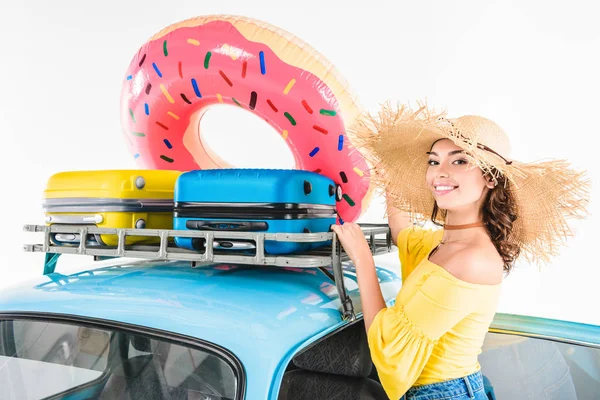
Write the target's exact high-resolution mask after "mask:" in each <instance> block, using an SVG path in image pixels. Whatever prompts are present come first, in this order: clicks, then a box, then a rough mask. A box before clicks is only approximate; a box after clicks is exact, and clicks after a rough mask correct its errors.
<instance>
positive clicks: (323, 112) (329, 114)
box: [319, 108, 336, 117]
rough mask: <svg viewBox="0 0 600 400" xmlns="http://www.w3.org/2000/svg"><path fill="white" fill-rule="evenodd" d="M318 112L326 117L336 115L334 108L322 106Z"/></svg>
mask: <svg viewBox="0 0 600 400" xmlns="http://www.w3.org/2000/svg"><path fill="white" fill-rule="evenodd" d="M319 113H320V114H321V115H326V116H328V117H335V115H336V112H335V111H334V110H325V109H323V108H322V109H321V110H320V111H319Z"/></svg>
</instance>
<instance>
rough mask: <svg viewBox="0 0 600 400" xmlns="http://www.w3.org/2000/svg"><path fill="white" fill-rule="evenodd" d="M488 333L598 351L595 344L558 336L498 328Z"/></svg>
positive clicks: (598, 347) (599, 345)
mask: <svg viewBox="0 0 600 400" xmlns="http://www.w3.org/2000/svg"><path fill="white" fill-rule="evenodd" d="M488 332H489V333H495V334H498V335H512V336H523V337H529V338H533V339H543V340H551V341H553V342H559V343H566V344H575V345H578V346H586V347H591V348H594V349H600V344H597V343H592V342H585V341H582V340H575V339H565V338H561V337H558V336H551V335H544V334H538V333H530V332H520V331H511V330H506V329H499V328H490V329H489V330H488Z"/></svg>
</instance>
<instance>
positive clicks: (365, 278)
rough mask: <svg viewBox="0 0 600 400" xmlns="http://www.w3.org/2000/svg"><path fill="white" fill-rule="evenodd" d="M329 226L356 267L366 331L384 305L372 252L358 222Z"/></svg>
mask: <svg viewBox="0 0 600 400" xmlns="http://www.w3.org/2000/svg"><path fill="white" fill-rule="evenodd" d="M331 228H332V230H333V231H334V232H335V233H336V235H338V238H339V240H340V243H341V244H342V246H343V247H344V250H345V251H346V254H348V256H349V257H350V259H351V260H352V262H353V263H354V266H355V268H356V277H357V279H358V288H359V291H360V301H361V304H362V309H363V318H364V321H365V328H366V329H367V331H368V330H369V327H370V326H371V323H372V322H373V319H374V318H375V316H376V315H377V313H378V312H379V311H381V310H382V309H383V308H385V307H386V304H385V301H384V300H383V295H382V294H381V288H380V287H379V279H378V278H377V272H376V270H375V260H373V254H372V253H371V249H370V247H369V244H368V243H367V240H366V239H365V235H364V233H363V231H362V229H361V228H360V226H359V225H358V224H354V223H345V224H344V225H333V226H332V227H331Z"/></svg>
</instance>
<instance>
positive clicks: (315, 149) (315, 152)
mask: <svg viewBox="0 0 600 400" xmlns="http://www.w3.org/2000/svg"><path fill="white" fill-rule="evenodd" d="M319 150H320V149H319V148H318V147H315V148H314V149H312V151H311V152H310V153H308V155H309V156H311V157H314V156H315V155H316V154H317V153H318V152H319Z"/></svg>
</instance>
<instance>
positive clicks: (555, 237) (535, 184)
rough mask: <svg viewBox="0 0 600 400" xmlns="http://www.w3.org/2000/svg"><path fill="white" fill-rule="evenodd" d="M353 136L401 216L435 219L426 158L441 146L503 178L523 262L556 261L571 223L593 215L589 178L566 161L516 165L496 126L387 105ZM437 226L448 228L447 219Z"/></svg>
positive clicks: (369, 116)
mask: <svg viewBox="0 0 600 400" xmlns="http://www.w3.org/2000/svg"><path fill="white" fill-rule="evenodd" d="M348 135H349V136H350V138H351V140H352V143H353V144H355V146H356V147H357V148H358V149H359V150H360V151H361V152H362V153H363V154H364V156H365V158H366V159H367V160H368V161H369V162H370V163H371V165H372V166H373V169H374V170H375V171H374V173H373V174H371V177H372V179H373V180H374V181H375V184H376V186H377V187H379V188H380V189H383V190H385V191H386V192H387V193H388V195H389V196H390V197H391V198H392V199H393V204H394V205H395V206H396V207H397V208H398V209H400V210H401V211H406V212H410V213H411V214H413V215H414V214H417V215H420V216H423V217H426V218H429V217H430V216H431V212H432V211H433V206H434V199H433V196H432V194H431V192H430V190H429V189H428V188H427V187H426V185H425V174H426V171H427V167H428V165H427V160H428V158H427V157H428V156H427V154H426V152H428V151H429V150H430V149H431V146H432V144H433V143H434V142H435V141H436V140H439V139H450V140H452V141H453V142H454V143H455V144H456V145H457V146H459V147H461V148H462V149H464V150H465V153H466V154H465V156H466V158H467V159H468V161H469V162H470V163H472V164H473V165H476V166H478V167H479V168H481V170H482V171H483V172H485V173H487V174H489V175H490V176H492V177H493V178H494V180H496V179H497V178H498V176H499V175H503V176H504V177H505V178H506V181H509V182H510V185H509V190H510V191H511V192H512V193H511V194H512V196H513V198H514V199H515V202H516V208H517V209H516V213H517V219H516V221H515V222H514V224H513V229H512V236H511V237H510V238H509V241H511V242H513V243H515V244H517V245H519V247H520V248H521V255H520V257H522V258H524V259H526V260H528V261H535V262H540V261H541V262H547V261H549V260H550V257H552V256H555V255H556V254H557V252H558V250H559V245H560V244H561V242H563V240H564V239H566V238H567V237H568V236H570V235H572V233H571V230H570V229H569V226H568V224H567V220H568V219H570V218H583V217H585V215H586V210H585V207H586V205H587V203H588V194H589V188H590V182H589V180H588V179H587V178H586V177H585V175H584V173H582V172H577V171H574V170H573V169H571V168H570V166H569V164H568V163H567V162H566V161H564V160H553V161H543V162H536V163H522V162H519V161H517V160H512V159H511V158H510V152H511V146H510V142H509V139H508V136H507V135H506V133H505V132H504V131H503V130H502V128H500V127H499V126H498V125H497V124H496V123H494V122H493V121H490V120H489V119H486V118H483V117H480V116H471V115H468V116H462V117H460V118H456V119H449V118H447V117H446V115H445V114H444V113H435V112H432V111H431V110H430V109H428V108H427V106H424V105H421V104H420V105H419V108H418V109H417V110H414V111H413V110H412V109H410V108H409V107H408V106H404V105H398V106H396V107H393V106H391V105H390V104H389V103H387V104H385V105H383V107H382V108H381V110H380V111H379V112H378V113H377V114H376V115H372V114H369V113H367V114H364V115H363V116H361V117H360V118H358V119H357V121H356V123H355V124H354V125H353V126H352V127H351V128H350V129H349V130H348ZM438 215H439V214H438ZM436 222H438V223H443V222H444V221H443V215H441V216H439V217H438V218H437V221H436Z"/></svg>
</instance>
